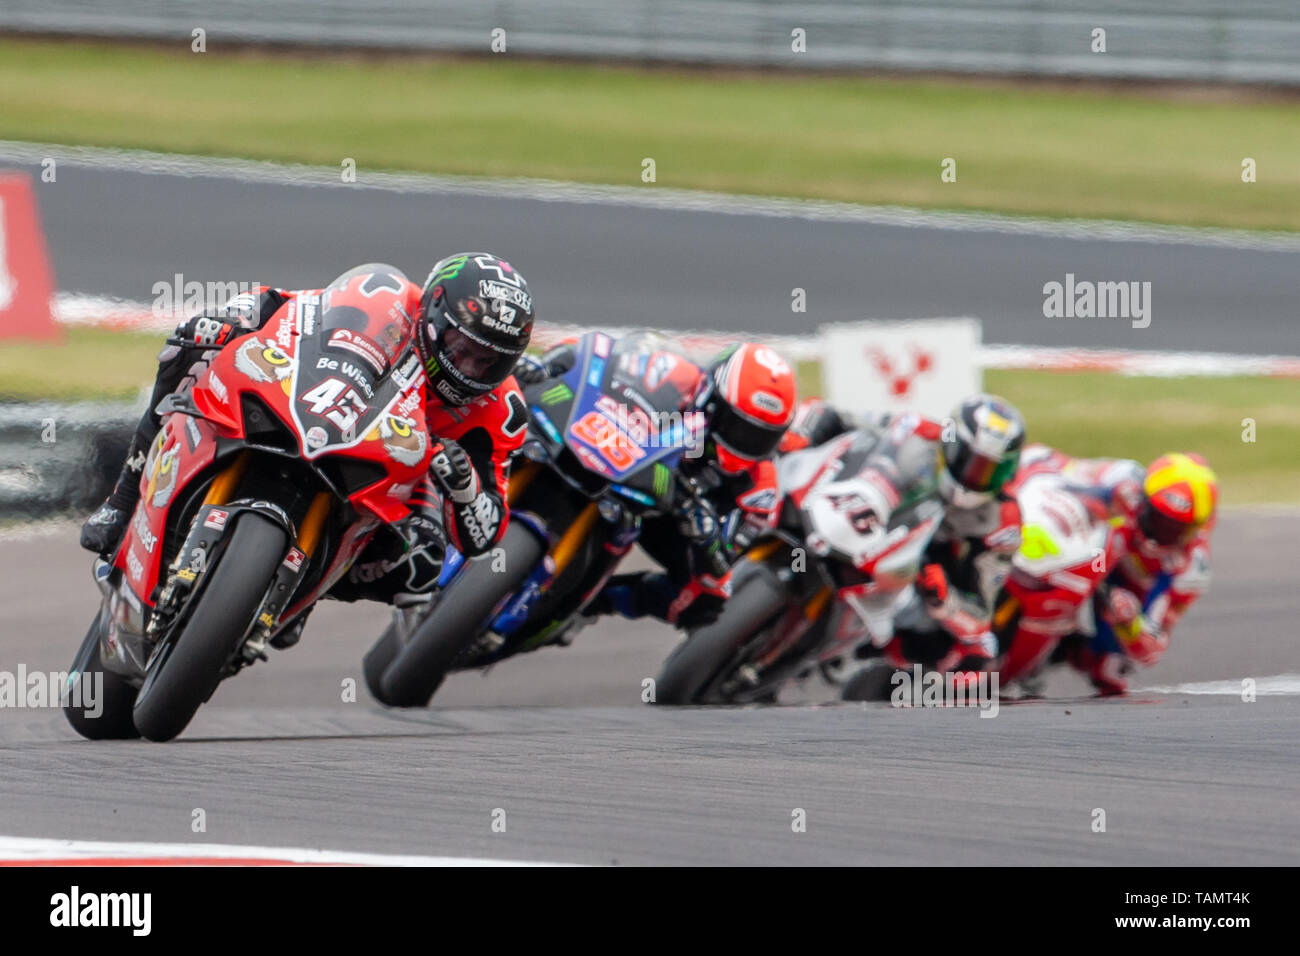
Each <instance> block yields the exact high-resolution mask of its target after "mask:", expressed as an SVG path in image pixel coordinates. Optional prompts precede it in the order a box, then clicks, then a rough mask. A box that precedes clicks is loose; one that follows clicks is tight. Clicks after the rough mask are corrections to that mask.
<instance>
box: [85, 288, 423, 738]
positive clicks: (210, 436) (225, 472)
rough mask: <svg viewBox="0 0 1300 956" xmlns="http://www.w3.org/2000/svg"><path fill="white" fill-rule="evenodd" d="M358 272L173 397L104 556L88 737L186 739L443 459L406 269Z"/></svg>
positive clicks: (290, 635)
mask: <svg viewBox="0 0 1300 956" xmlns="http://www.w3.org/2000/svg"><path fill="white" fill-rule="evenodd" d="M392 271H396V270H392ZM354 272H355V273H357V274H356V275H353V274H349V276H352V277H351V278H348V277H344V279H343V280H340V282H339V283H336V284H335V285H334V286H332V287H331V288H330V289H327V290H325V291H324V292H322V293H313V294H309V295H301V296H298V297H297V298H295V299H291V300H290V301H288V302H287V303H285V305H284V306H283V307H282V308H281V309H280V311H279V312H278V313H277V314H276V315H275V316H273V317H272V318H271V319H270V321H269V322H267V323H266V325H265V326H263V328H262V329H261V330H260V331H257V332H253V333H250V334H247V335H244V336H242V337H240V338H237V339H235V340H233V341H232V342H231V343H230V344H228V345H227V346H226V347H225V348H224V349H223V350H222V351H221V352H219V353H218V354H217V355H216V357H215V358H214V359H213V360H212V362H211V364H210V366H209V367H208V369H207V370H206V372H204V373H202V374H201V375H199V377H198V379H197V381H196V383H195V385H194V387H193V388H192V389H191V390H190V391H189V393H188V394H186V395H173V396H171V397H170V398H169V399H167V400H166V401H165V402H164V407H162V408H161V409H160V411H162V412H163V413H164V415H163V425H162V430H161V431H160V432H159V434H158V438H157V440H156V441H155V442H154V443H153V445H152V447H151V449H150V452H149V456H148V460H147V462H146V464H145V469H144V474H143V476H142V478H141V487H142V495H141V499H140V503H139V504H138V505H137V506H136V509H135V513H134V515H133V516H132V520H131V523H130V526H129V528H128V530H127V532H126V535H125V537H124V538H123V541H122V543H121V545H120V546H119V547H118V549H117V551H116V552H115V553H114V555H113V557H112V559H111V560H110V561H104V560H102V559H101V560H98V561H97V562H96V565H95V578H96V581H97V583H98V585H99V587H100V588H101V590H102V592H103V601H102V603H101V605H100V609H99V613H98V614H97V615H96V617H95V620H94V622H93V623H92V624H91V626H90V630H89V632H88V633H87V634H86V637H85V639H84V641H83V642H82V645H81V649H80V650H79V651H78V653H77V656H76V659H75V661H74V662H73V665H72V671H71V673H70V676H69V684H70V687H69V691H70V693H69V697H68V702H67V703H66V704H65V707H64V712H65V713H66V715H67V717H68V719H69V721H70V722H71V724H72V726H73V727H74V728H75V729H76V730H77V732H78V733H80V734H81V735H82V736H84V737H88V738H91V739H111V738H128V737H136V736H144V737H146V738H148V739H150V740H158V741H161V740H170V739H171V738H173V737H175V736H176V735H177V734H179V733H180V732H181V731H182V730H184V729H185V726H186V725H187V724H188V723H189V722H190V720H191V719H192V718H193V716H194V714H195V712H196V711H197V710H198V708H199V707H200V706H201V705H202V704H203V703H204V702H205V701H207V700H208V699H209V698H210V697H211V696H212V694H213V692H214V691H215V690H216V688H217V685H218V684H219V683H220V682H221V681H222V680H224V679H225V678H227V677H230V676H231V675H233V674H235V673H237V672H238V671H240V670H241V669H243V668H244V667H246V666H248V665H250V664H252V663H253V662H255V661H258V660H266V657H267V655H266V649H267V647H268V646H272V647H287V646H290V645H291V644H293V643H295V642H296V641H297V638H298V634H299V633H300V631H301V626H302V623H303V622H304V620H305V617H304V616H305V615H306V614H307V612H308V611H309V610H310V609H311V607H312V606H313V604H314V603H315V602H316V601H317V600H318V599H319V598H320V597H321V596H322V595H323V594H325V592H326V591H328V590H329V588H330V587H331V586H332V585H333V584H334V583H335V582H336V581H337V580H338V579H339V578H340V577H341V576H342V575H343V574H344V572H346V570H347V569H348V567H349V566H350V565H351V563H352V562H353V560H355V558H356V557H357V555H358V554H359V553H360V551H361V550H362V548H364V547H365V545H366V544H367V543H368V542H369V540H370V539H371V537H372V536H373V535H374V533H375V531H376V530H377V529H378V528H379V527H380V525H381V524H383V523H385V522H387V523H392V522H397V521H400V520H401V519H402V518H404V517H405V516H406V515H407V514H408V509H407V507H406V505H405V503H404V502H405V501H406V499H407V497H408V496H409V495H410V493H411V491H412V489H413V487H414V485H415V482H417V481H418V480H419V479H420V478H421V476H423V475H424V474H425V473H426V472H427V469H428V465H429V458H430V457H431V449H430V441H429V437H428V433H427V431H426V428H425V412H424V381H425V376H424V370H423V368H422V367H421V365H420V361H419V358H418V356H417V355H416V354H415V351H414V347H413V326H412V324H411V322H410V319H409V318H408V317H407V315H406V313H405V311H404V310H403V309H402V308H401V306H400V302H399V300H398V299H397V297H396V295H395V292H396V289H395V288H393V287H392V286H391V285H388V284H386V282H387V283H391V282H392V281H393V279H392V276H389V275H386V274H385V273H384V272H383V271H382V270H381V271H377V272H373V273H366V272H362V271H361V270H354ZM77 682H92V683H91V690H90V692H89V693H86V692H82V693H72V691H75V690H76V684H77Z"/></svg>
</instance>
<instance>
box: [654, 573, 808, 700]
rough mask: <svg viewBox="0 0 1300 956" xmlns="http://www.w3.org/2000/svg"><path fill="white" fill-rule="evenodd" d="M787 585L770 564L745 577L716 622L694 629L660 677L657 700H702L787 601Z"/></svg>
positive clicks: (657, 684) (665, 666) (668, 662)
mask: <svg viewBox="0 0 1300 956" xmlns="http://www.w3.org/2000/svg"><path fill="white" fill-rule="evenodd" d="M786 600H787V599H786V594H785V590H784V589H783V588H782V587H781V584H780V582H778V581H777V580H776V577H775V575H773V574H772V573H771V572H770V571H768V569H766V568H763V569H761V570H760V571H759V573H751V574H748V575H746V576H745V577H744V579H743V580H742V581H741V582H740V584H739V585H738V586H737V587H736V590H735V591H734V592H733V593H732V595H731V597H730V598H729V599H728V600H727V602H726V603H725V604H724V605H723V606H722V613H721V614H719V615H718V619H717V620H716V621H714V622H713V623H712V624H708V625H706V626H704V627H701V628H699V629H698V630H695V631H693V632H691V633H690V634H688V635H687V636H686V637H685V638H684V639H683V640H682V642H681V643H680V644H678V645H677V647H675V648H674V649H673V651H672V653H671V654H669V655H668V658H667V660H665V661H664V665H663V668H662V669H661V670H660V671H659V676H658V678H656V679H655V703H657V704H702V703H709V701H706V700H704V699H703V694H704V691H705V690H706V689H707V688H708V687H709V686H710V685H712V684H713V683H714V682H715V681H716V680H717V678H718V677H720V676H721V671H722V668H723V667H725V666H726V664H727V663H728V661H730V660H731V658H732V656H733V655H734V654H735V653H736V651H738V650H739V649H740V648H741V647H743V646H744V645H745V642H746V641H748V640H749V639H750V638H751V637H753V636H754V635H755V634H757V633H758V631H759V630H760V629H761V628H762V627H764V626H765V625H766V624H767V623H768V622H769V621H771V620H772V617H773V616H774V615H776V614H777V613H778V612H780V611H781V610H782V608H784V607H785V605H786Z"/></svg>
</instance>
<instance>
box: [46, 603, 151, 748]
mask: <svg viewBox="0 0 1300 956" xmlns="http://www.w3.org/2000/svg"><path fill="white" fill-rule="evenodd" d="M102 615H103V611H101V612H100V613H99V614H97V615H96V616H95V620H93V621H92V622H91V624H90V630H88V631H87V632H86V638H85V640H83V641H82V642H81V648H80V649H79V650H78V651H77V656H76V658H75V659H74V660H73V662H72V668H71V669H70V671H69V675H70V676H71V675H72V674H80V675H81V677H80V680H81V681H82V682H89V686H90V687H91V688H92V690H93V691H94V692H95V693H96V694H97V695H98V696H97V699H96V700H94V701H92V702H91V703H92V706H91V708H90V709H89V710H88V709H87V708H86V707H84V706H81V705H79V704H76V703H74V698H73V697H69V699H68V703H67V704H65V705H64V707H63V713H64V716H66V717H67V718H68V723H70V724H71V725H72V729H73V730H75V731H76V732H77V733H79V734H81V736H83V737H85V738H86V739H87V740H132V739H134V738H136V737H139V736H140V732H139V731H138V730H136V729H135V723H134V722H133V721H132V720H131V705H132V704H134V703H135V687H133V686H132V685H131V683H130V681H128V680H127V679H126V678H125V677H122V676H120V675H118V674H115V673H113V672H112V671H110V670H105V669H104V661H103V658H102V657H101V656H100V645H99V636H100V635H99V622H100V620H101V618H102ZM82 701H83V703H84V701H85V698H84V697H83V698H82ZM95 711H98V716H96V715H95V713H94V712H95Z"/></svg>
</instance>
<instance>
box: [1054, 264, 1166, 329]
mask: <svg viewBox="0 0 1300 956" xmlns="http://www.w3.org/2000/svg"><path fill="white" fill-rule="evenodd" d="M1043 315H1044V316H1045V317H1046V318H1049V319H1094V318H1095V319H1129V320H1131V321H1132V324H1133V328H1135V329H1145V328H1146V327H1147V326H1148V325H1150V324H1151V283H1150V282H1136V281H1132V282H1092V281H1090V280H1087V279H1075V277H1074V273H1073V272H1067V273H1066V274H1065V281H1064V282H1056V281H1052V282H1048V283H1046V284H1045V285H1044V286H1043Z"/></svg>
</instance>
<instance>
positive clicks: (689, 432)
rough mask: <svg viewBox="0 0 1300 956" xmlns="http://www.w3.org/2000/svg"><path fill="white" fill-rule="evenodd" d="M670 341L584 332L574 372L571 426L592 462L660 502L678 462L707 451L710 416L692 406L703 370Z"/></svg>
mask: <svg viewBox="0 0 1300 956" xmlns="http://www.w3.org/2000/svg"><path fill="white" fill-rule="evenodd" d="M663 344H664V343H662V342H660V341H658V340H657V339H656V338H654V337H650V336H629V337H627V338H625V339H621V340H619V341H618V342H617V343H612V340H610V339H609V337H608V336H604V335H601V334H595V335H590V336H584V338H583V342H582V343H581V347H580V350H579V363H578V364H579V366H580V367H581V373H580V376H581V377H577V376H575V379H576V380H577V382H579V383H580V388H581V392H580V394H579V395H578V396H577V400H576V401H575V402H574V405H573V408H572V412H571V415H570V420H569V423H568V425H567V428H566V432H565V443H566V444H567V445H568V446H569V448H570V450H572V451H573V453H574V454H575V455H576V456H578V458H579V460H581V461H582V462H583V464H584V465H585V466H586V467H587V468H589V469H590V470H592V471H595V472H596V473H598V474H601V475H604V476H606V477H608V478H610V479H613V480H615V481H619V482H621V483H622V484H623V485H624V486H625V487H627V488H629V489H633V490H634V491H636V492H640V493H641V494H644V495H647V496H650V498H652V499H654V500H659V499H661V498H662V497H663V496H664V495H666V494H667V493H668V491H669V490H670V484H671V472H672V469H673V468H675V467H676V464H677V462H678V461H679V460H680V459H681V458H682V457H683V456H693V455H698V454H700V453H701V452H702V451H703V435H704V428H703V426H704V422H703V416H702V415H701V414H700V413H698V412H694V411H692V410H691V401H692V399H693V397H694V394H695V390H696V388H697V387H698V384H699V381H700V379H701V377H702V375H703V372H702V371H701V369H700V368H699V366H697V365H696V364H695V363H693V362H691V361H690V359H688V358H686V357H685V356H682V355H680V354H679V353H677V352H675V351H673V350H671V349H669V348H666V347H663V348H661V347H659V346H661V345H663ZM611 345H612V348H611ZM602 353H604V354H602ZM633 497H635V495H633ZM646 503H649V501H647V502H646Z"/></svg>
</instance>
